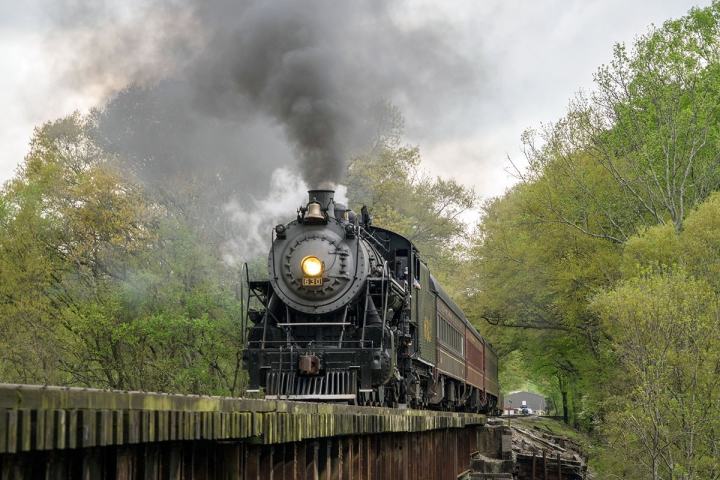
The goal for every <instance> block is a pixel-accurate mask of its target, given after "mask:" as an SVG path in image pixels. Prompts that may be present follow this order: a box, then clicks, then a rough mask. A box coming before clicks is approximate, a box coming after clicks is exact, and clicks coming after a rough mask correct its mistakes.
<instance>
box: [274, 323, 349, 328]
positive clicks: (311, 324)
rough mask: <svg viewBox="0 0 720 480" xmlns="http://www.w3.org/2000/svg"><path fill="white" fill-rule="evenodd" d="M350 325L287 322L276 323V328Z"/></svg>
mask: <svg viewBox="0 0 720 480" xmlns="http://www.w3.org/2000/svg"><path fill="white" fill-rule="evenodd" d="M345 325H352V324H351V323H350V322H288V323H278V327H313V326H318V327H333V326H337V327H340V326H345Z"/></svg>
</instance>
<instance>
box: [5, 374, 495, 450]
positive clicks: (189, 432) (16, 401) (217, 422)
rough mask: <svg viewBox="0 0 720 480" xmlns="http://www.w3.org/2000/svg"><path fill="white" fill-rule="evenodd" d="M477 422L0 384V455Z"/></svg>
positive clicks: (452, 416)
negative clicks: (149, 443)
mask: <svg viewBox="0 0 720 480" xmlns="http://www.w3.org/2000/svg"><path fill="white" fill-rule="evenodd" d="M484 424H485V416H484V415H477V414H469V413H452V412H434V411H418V410H397V409H389V408H377V407H355V406H350V405H339V404H319V403H301V402H289V401H282V400H256V399H245V398H228V397H210V396H196V395H172V394H162V393H146V392H123V391H110V390H97V389H85V388H66V387H43V386H28V385H13V384H0V454H13V453H21V452H31V451H43V450H62V449H74V448H87V447H104V446H111V445H131V444H138V443H148V442H164V441H196V440H214V441H218V440H219V441H223V440H240V441H244V442H251V443H253V444H265V445H270V444H280V443H288V442H297V441H303V440H307V439H313V438H316V439H317V438H326V437H335V436H345V435H364V434H379V433H393V432H407V433H409V432H425V431H430V430H439V429H453V428H460V429H461V428H465V427H469V426H473V425H476V426H480V425H484Z"/></svg>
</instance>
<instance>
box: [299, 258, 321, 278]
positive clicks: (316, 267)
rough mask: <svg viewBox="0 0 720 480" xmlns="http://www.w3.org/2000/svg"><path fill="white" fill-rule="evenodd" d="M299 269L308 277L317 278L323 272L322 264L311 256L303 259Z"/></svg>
mask: <svg viewBox="0 0 720 480" xmlns="http://www.w3.org/2000/svg"><path fill="white" fill-rule="evenodd" d="M300 267H301V268H302V271H303V273H304V274H305V275H307V276H308V277H317V276H319V275H321V274H322V272H323V264H322V262H321V261H320V259H319V258H317V257H313V256H310V257H305V258H303V259H302V262H300Z"/></svg>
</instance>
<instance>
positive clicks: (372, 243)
mask: <svg viewBox="0 0 720 480" xmlns="http://www.w3.org/2000/svg"><path fill="white" fill-rule="evenodd" d="M309 196H310V201H309V203H308V204H307V206H304V207H301V208H300V209H299V210H298V217H297V219H296V220H294V221H292V222H290V223H288V224H286V225H278V226H277V227H275V230H274V231H273V238H272V247H271V250H270V253H269V255H268V273H269V279H268V280H263V281H248V284H249V287H250V292H251V296H252V297H253V298H254V299H255V300H256V305H257V306H258V307H259V308H256V309H248V320H249V321H250V322H251V323H252V324H253V326H252V327H251V328H249V336H248V339H247V343H246V350H245V353H244V362H245V366H246V368H247V370H248V373H249V387H248V390H249V391H257V392H259V391H261V389H262V390H263V391H264V394H265V397H266V398H282V399H290V400H293V399H295V400H314V401H349V402H354V403H358V404H363V405H383V406H409V407H411V408H430V409H445V410H463V411H477V412H486V413H498V403H499V401H498V400H499V398H500V391H499V385H498V362H497V355H496V354H495V352H494V350H493V349H492V347H491V345H490V344H489V342H487V341H486V340H485V339H484V338H483V337H482V336H481V335H480V334H479V333H478V332H477V330H476V329H475V328H474V327H473V326H472V325H471V323H470V322H469V321H468V319H467V318H466V316H465V314H464V313H463V311H462V310H461V309H460V308H459V307H458V306H457V305H456V304H455V302H453V300H452V299H451V298H450V297H449V296H448V295H447V294H446V293H445V291H444V290H443V289H442V287H441V286H440V284H439V283H438V282H437V280H436V279H435V278H434V277H433V276H432V275H431V273H430V270H429V268H428V266H427V265H426V264H425V262H424V261H423V260H422V257H421V255H420V252H419V251H418V249H417V248H416V247H415V245H414V244H413V243H412V242H411V241H410V240H409V239H407V238H405V237H403V236H401V235H399V234H397V233H395V232H392V231H390V230H387V229H383V228H379V227H375V226H373V225H372V224H371V219H370V216H369V215H368V214H367V211H366V209H365V208H363V210H362V215H361V216H357V215H355V214H354V212H352V211H350V210H348V209H347V208H345V207H344V206H343V205H340V204H336V203H335V202H334V199H333V192H332V191H328V190H311V191H310V192H309ZM308 257H312V258H313V259H316V260H318V261H321V262H322V267H323V269H326V271H323V272H322V273H321V274H320V276H319V278H320V279H319V280H315V281H305V279H306V278H307V275H306V274H305V273H303V271H302V270H301V266H302V265H303V264H304V262H305V259H306V258H308ZM302 268H304V267H302ZM248 280H249V279H248Z"/></svg>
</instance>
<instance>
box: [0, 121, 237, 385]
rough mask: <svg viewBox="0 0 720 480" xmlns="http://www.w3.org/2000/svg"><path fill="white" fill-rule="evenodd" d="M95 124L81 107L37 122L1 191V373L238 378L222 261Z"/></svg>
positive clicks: (63, 378) (169, 380)
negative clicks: (145, 186)
mask: <svg viewBox="0 0 720 480" xmlns="http://www.w3.org/2000/svg"><path fill="white" fill-rule="evenodd" d="M89 129H90V126H89V125H88V124H87V122H86V120H85V119H84V118H82V117H81V116H80V115H78V114H75V115H72V116H70V117H67V118H64V119H61V120H58V121H56V122H52V123H48V124H46V125H44V126H43V127H42V128H40V129H38V130H37V131H36V133H35V136H34V138H33V141H32V144H31V150H30V153H29V154H28V156H27V158H26V160H25V163H24V164H23V166H22V168H21V169H20V171H19V174H18V176H17V177H16V178H15V179H13V180H12V181H10V182H9V183H8V184H7V185H6V187H5V188H4V189H3V190H2V191H1V192H0V205H1V206H2V208H0V222H1V223H2V225H3V228H2V229H1V230H0V278H2V283H0V299H1V301H0V332H1V333H2V335H0V351H2V358H1V359H0V379H1V380H2V381H6V382H22V383H55V384H66V385H84V386H99V387H110V388H120V389H142V390H156V391H182V392H194V393H236V392H238V391H240V389H241V387H242V374H241V372H240V364H239V362H238V359H239V353H240V351H241V349H242V345H241V344H240V341H239V329H238V320H237V319H238V318H239V314H240V309H239V305H238V302H237V301H236V299H235V294H234V291H233V289H232V288H231V286H228V285H225V280H224V279H225V277H226V272H225V271H224V268H223V267H222V265H221V264H220V263H219V262H218V260H217V259H216V258H215V257H214V256H213V255H212V253H211V252H209V251H207V250H205V249H204V248H203V246H202V244H201V242H199V241H198V240H197V238H195V235H194V233H193V232H192V230H191V229H190V228H189V227H188V226H187V225H185V224H184V223H183V221H182V217H181V216H179V215H176V214H175V213H174V212H173V211H172V210H170V209H169V208H168V207H167V206H164V205H161V204H159V203H157V202H156V201H153V199H151V198H150V197H148V196H147V194H146V193H145V192H144V191H143V190H142V189H141V188H140V187H138V186H137V185H135V184H133V183H132V182H129V181H128V180H126V179H124V178H123V176H122V175H120V174H119V173H118V172H117V171H116V170H115V169H114V168H113V165H115V162H114V159H113V158H112V157H111V156H109V155H107V154H106V153H105V152H103V151H102V150H101V149H100V148H98V147H97V146H96V145H95V143H94V142H93V141H92V138H91V136H90V135H89V133H88V132H89Z"/></svg>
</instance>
